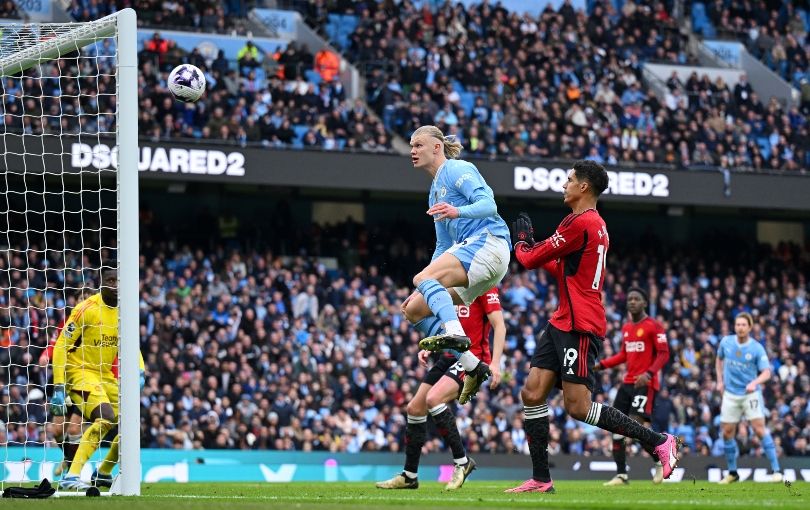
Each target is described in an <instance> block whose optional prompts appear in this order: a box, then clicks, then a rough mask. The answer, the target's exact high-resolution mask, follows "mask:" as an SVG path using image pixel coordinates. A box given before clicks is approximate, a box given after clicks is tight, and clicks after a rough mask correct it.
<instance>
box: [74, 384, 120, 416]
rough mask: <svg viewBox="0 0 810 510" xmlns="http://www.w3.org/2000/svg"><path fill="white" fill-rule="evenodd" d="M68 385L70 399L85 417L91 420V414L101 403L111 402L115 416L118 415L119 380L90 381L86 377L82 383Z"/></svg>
mask: <svg viewBox="0 0 810 510" xmlns="http://www.w3.org/2000/svg"><path fill="white" fill-rule="evenodd" d="M67 386H68V388H67V390H68V395H69V396H70V400H71V401H72V402H73V405H74V406H76V408H77V409H78V410H79V412H81V413H82V416H84V418H85V419H87V420H91V419H92V418H91V414H92V413H93V411H95V409H96V408H97V407H98V406H100V405H101V404H109V405H110V406H111V407H112V410H113V413H115V417H117V416H118V381H100V380H99V381H90V380H88V379H86V378H85V379H84V380H83V381H82V383H81V384H76V385H73V384H70V383H68V385H67ZM115 417H113V419H115Z"/></svg>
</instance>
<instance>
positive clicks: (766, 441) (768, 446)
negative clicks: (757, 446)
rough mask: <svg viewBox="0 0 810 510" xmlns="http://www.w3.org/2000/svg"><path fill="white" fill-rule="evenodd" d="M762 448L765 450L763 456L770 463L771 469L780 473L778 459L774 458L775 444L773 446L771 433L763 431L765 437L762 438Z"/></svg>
mask: <svg viewBox="0 0 810 510" xmlns="http://www.w3.org/2000/svg"><path fill="white" fill-rule="evenodd" d="M762 447H763V448H764V449H765V456H766V457H768V461H769V462H770V463H771V469H772V470H774V471H781V469H780V468H779V459H777V458H776V444H774V442H773V438H772V437H771V433H770V432H768V431H765V435H764V436H762Z"/></svg>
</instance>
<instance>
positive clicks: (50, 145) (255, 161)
mask: <svg viewBox="0 0 810 510" xmlns="http://www.w3.org/2000/svg"><path fill="white" fill-rule="evenodd" d="M2 144H3V146H4V147H2V149H3V152H4V153H5V154H6V156H5V158H4V159H3V160H2V161H0V171H8V172H9V173H10V174H15V173H20V172H21V171H22V170H23V169H26V171H27V172H28V173H29V174H31V175H36V174H38V173H43V172H45V173H48V172H53V171H54V170H53V169H54V168H63V169H64V170H65V171H66V172H68V173H69V172H77V171H78V170H79V169H80V168H87V167H91V168H96V169H99V170H101V171H103V170H109V169H110V168H111V167H112V166H114V164H115V162H116V160H117V155H116V154H115V153H114V152H111V151H110V147H111V146H112V145H113V144H106V143H104V142H102V141H96V140H92V141H88V140H87V138H86V137H83V139H81V140H80V139H78V138H77V137H65V136H62V137H55V136H53V137H51V136H44V137H34V136H20V135H12V134H7V135H6V136H5V137H3V141H2ZM475 163H476V165H477V166H478V168H479V169H480V170H481V173H482V174H483V175H484V177H485V178H486V179H487V182H488V183H489V185H490V186H491V187H492V188H493V190H494V191H495V193H496V195H497V196H498V197H522V198H529V199H530V198H545V199H556V198H559V194H560V193H561V192H562V185H563V183H564V182H565V179H566V171H567V170H566V169H567V168H570V164H571V162H570V161H569V162H566V161H553V160H547V161H542V162H531V163H527V162H507V161H489V160H477V161H475ZM139 171H140V172H141V178H142V179H148V180H170V181H181V182H211V183H221V184H245V185H269V186H293V187H302V188H330V189H343V190H368V191H391V192H411V193H424V192H425V189H426V186H427V178H426V177H425V176H424V175H422V174H421V173H420V172H416V171H415V170H413V168H411V166H410V164H409V161H408V158H407V157H404V156H397V155H390V154H368V153H352V154H347V153H340V154H337V153H333V152H318V151H286V150H274V149H267V148H263V147H238V146H233V145H215V144H210V143H206V144H194V143H176V142H144V141H142V143H141V146H140V161H139ZM609 173H610V177H611V183H610V187H609V188H608V190H607V192H606V196H605V200H608V201H617V202H626V203H647V204H660V205H692V206H710V207H743V208H751V209H761V210H786V211H790V210H792V211H810V202H808V201H807V197H808V196H810V178H808V177H807V176H801V175H788V174H781V175H777V174H753V173H738V172H719V171H716V170H710V171H709V170H706V171H702V170H690V171H678V170H661V169H654V168H649V167H641V166H639V167H633V168H627V169H624V168H616V167H611V168H609ZM55 175H56V174H55Z"/></svg>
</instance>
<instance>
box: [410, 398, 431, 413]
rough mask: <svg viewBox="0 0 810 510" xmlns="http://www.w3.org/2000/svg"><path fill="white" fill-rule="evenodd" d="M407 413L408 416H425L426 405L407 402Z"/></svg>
mask: <svg viewBox="0 0 810 510" xmlns="http://www.w3.org/2000/svg"><path fill="white" fill-rule="evenodd" d="M407 411H408V415H410V416H425V415H427V404H426V403H425V402H416V401H413V400H411V401H410V402H408V407H407Z"/></svg>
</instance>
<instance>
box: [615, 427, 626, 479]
mask: <svg viewBox="0 0 810 510" xmlns="http://www.w3.org/2000/svg"><path fill="white" fill-rule="evenodd" d="M613 460H614V461H615V462H616V474H617V475H626V474H627V447H626V446H625V444H624V436H620V435H618V434H613Z"/></svg>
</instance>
